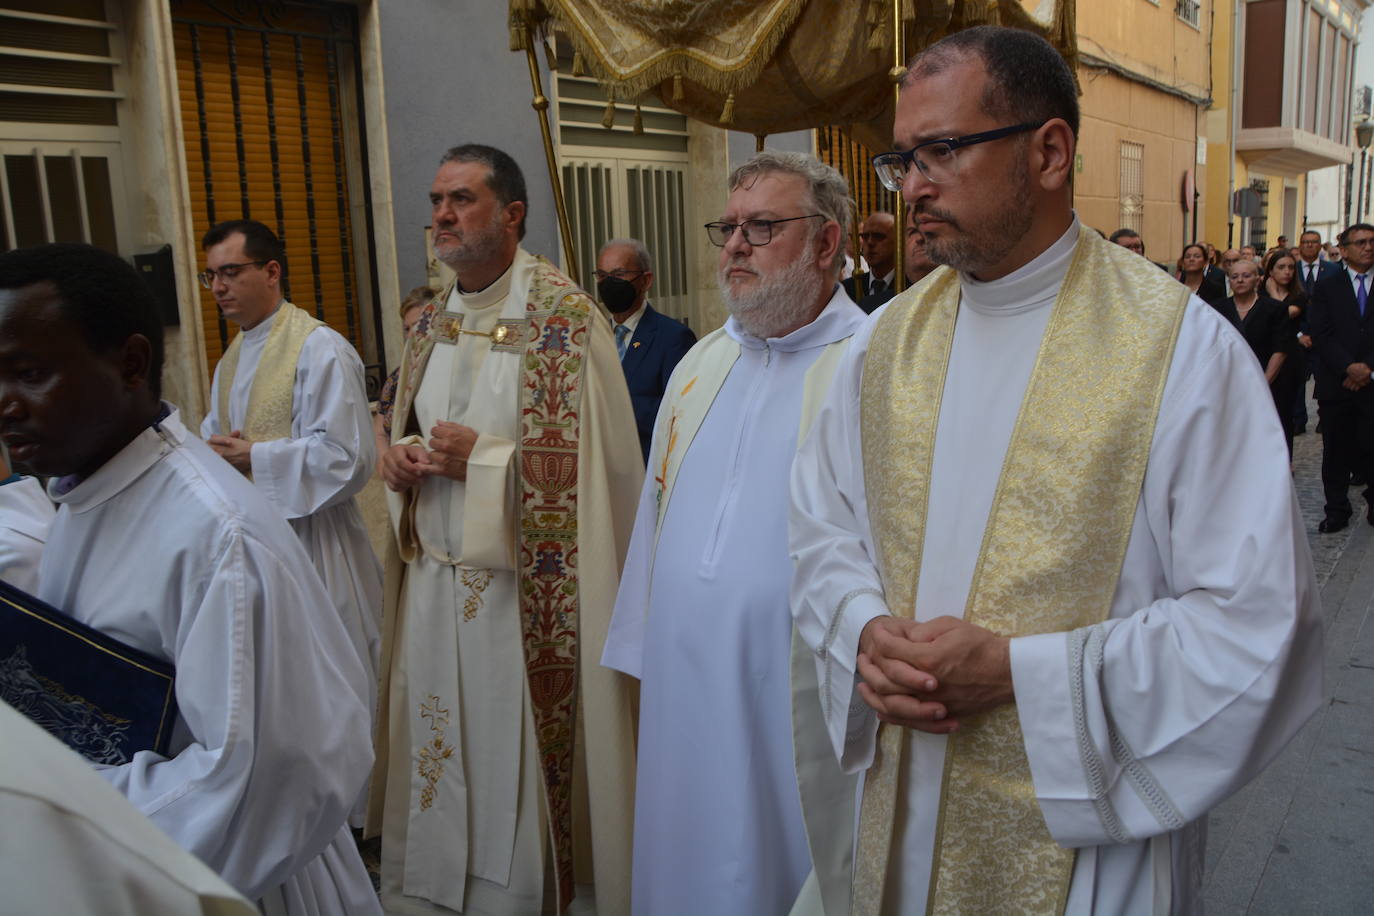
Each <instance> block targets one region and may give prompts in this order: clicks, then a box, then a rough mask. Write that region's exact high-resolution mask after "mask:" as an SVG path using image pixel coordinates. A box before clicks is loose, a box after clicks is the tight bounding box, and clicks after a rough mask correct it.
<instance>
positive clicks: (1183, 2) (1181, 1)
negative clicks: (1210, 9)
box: [1174, 0, 1202, 28]
mask: <svg viewBox="0 0 1374 916" xmlns="http://www.w3.org/2000/svg"><path fill="white" fill-rule="evenodd" d="M1174 12H1175V13H1176V14H1177V15H1178V18H1179V19H1182V20H1183V21H1184V22H1186V23H1188V24H1189V25H1190V26H1192V27H1193V28H1198V27H1199V23H1200V22H1201V19H1202V4H1201V3H1200V2H1199V0H1176V2H1175V3H1174Z"/></svg>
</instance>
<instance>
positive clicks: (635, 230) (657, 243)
mask: <svg viewBox="0 0 1374 916" xmlns="http://www.w3.org/2000/svg"><path fill="white" fill-rule="evenodd" d="M625 179H626V181H625V189H626V195H625V198H626V199H625V204H626V208H627V209H628V210H629V218H630V235H631V236H632V237H633V238H637V239H640V240H641V241H643V242H644V244H645V245H646V246H648V248H649V251H651V252H654V255H653V257H654V293H653V295H654V301H655V302H658V303H660V304H662V305H663V307H664V311H665V312H667V313H668V314H670V315H685V314H686V311H685V308H686V305H687V239H686V238H685V236H684V230H685V224H686V222H687V216H686V207H685V203H686V195H685V192H684V184H685V181H686V176H685V175H684V174H683V170H682V169H681V168H675V167H673V166H654V165H645V166H637V167H636V166H632V167H630V168H627V169H626V174H625Z"/></svg>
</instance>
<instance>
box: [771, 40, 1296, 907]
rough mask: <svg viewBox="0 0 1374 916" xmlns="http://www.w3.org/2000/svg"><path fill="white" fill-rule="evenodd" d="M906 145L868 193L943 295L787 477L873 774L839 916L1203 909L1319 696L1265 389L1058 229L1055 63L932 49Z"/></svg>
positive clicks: (806, 602) (853, 385)
mask: <svg viewBox="0 0 1374 916" xmlns="http://www.w3.org/2000/svg"><path fill="white" fill-rule="evenodd" d="M894 132H895V140H896V143H895V149H896V150H897V152H890V153H883V154H881V155H879V156H876V157H875V158H874V167H875V170H876V171H877V172H878V175H879V177H880V179H881V180H882V181H883V183H884V184H885V185H887V186H888V187H889V188H891V189H892V190H900V191H901V192H902V194H903V196H904V198H905V200H906V203H907V204H908V205H910V206H911V207H912V208H913V209H914V211H915V216H916V219H917V221H918V225H917V228H918V229H919V230H920V232H921V234H922V235H923V236H924V237H925V240H926V246H927V249H928V251H929V253H930V256H931V258H932V259H933V260H934V261H936V262H937V263H939V264H942V265H945V266H942V267H940V268H938V269H937V270H936V271H935V272H934V273H932V274H931V275H930V276H928V277H927V278H926V279H925V280H924V281H922V282H921V283H920V284H919V285H917V286H916V287H914V288H913V289H911V290H909V291H908V292H906V293H904V294H902V295H899V296H898V297H897V298H896V299H894V300H893V301H892V302H890V303H888V305H887V306H886V307H885V309H884V310H883V311H881V312H879V313H876V316H875V320H874V321H872V322H871V323H869V324H867V325H865V326H864V327H863V328H862V329H861V330H860V331H859V333H858V334H856V335H855V337H854V341H853V343H852V344H851V346H850V349H849V350H848V352H847V353H846V354H845V357H844V359H843V361H842V363H841V365H840V367H839V369H838V371H837V374H836V380H835V383H834V385H833V387H832V388H831V391H830V396H829V399H828V400H827V401H826V404H825V406H824V407H822V408H821V411H820V414H819V416H818V417H817V419H816V423H815V427H814V429H813V433H812V436H811V438H810V440H809V441H808V442H807V443H806V444H805V445H804V446H803V448H802V451H801V453H800V454H799V455H798V458H797V462H796V464H795V465H794V467H793V472H792V498H793V505H794V511H793V519H792V526H791V544H792V553H793V555H794V557H795V559H796V561H797V572H796V577H795V579H794V581H793V585H792V598H793V611H794V614H795V615H796V621H797V627H798V629H799V631H800V632H801V635H802V637H803V638H804V639H805V641H806V643H807V644H808V645H809V646H810V648H811V650H812V654H813V657H814V663H815V665H816V668H817V671H818V677H819V679H820V681H821V683H822V684H823V690H822V691H821V693H820V695H819V701H820V704H821V708H822V709H823V710H824V714H825V717H826V722H827V725H828V728H829V734H830V739H831V741H832V743H833V751H834V754H835V757H836V758H837V759H838V760H839V762H840V763H841V764H842V765H843V766H844V768H845V769H846V770H847V771H849V772H854V773H857V772H864V786H863V797H862V802H861V811H860V815H859V819H858V835H857V842H856V847H857V852H856V857H855V862H854V877H853V884H854V890H853V912H854V913H855V914H876V913H912V912H920V911H928V912H937V913H978V912H997V911H999V910H1003V909H1005V908H1007V906H1008V905H1009V903H1008V901H1014V902H1015V906H1016V908H1017V909H1018V911H1022V912H1034V913H1051V912H1052V913H1061V912H1069V913H1127V912H1129V913H1151V912H1154V913H1164V912H1192V911H1193V910H1195V909H1196V908H1197V907H1198V905H1200V903H1201V901H1200V899H1199V884H1200V879H1201V868H1202V862H1203V856H1202V851H1203V850H1202V841H1203V827H1204V826H1205V822H1204V820H1203V819H1204V818H1205V817H1206V815H1207V812H1208V810H1209V809H1211V808H1212V807H1213V806H1214V805H1216V804H1217V803H1218V802H1220V801H1221V800H1222V799H1224V798H1226V797H1227V796H1228V795H1230V794H1231V793H1233V792H1235V791H1236V790H1237V789H1239V788H1240V787H1242V786H1243V785H1245V783H1246V782H1247V781H1249V780H1250V779H1251V778H1253V777H1254V776H1255V775H1256V774H1257V773H1258V772H1259V771H1260V770H1261V769H1262V768H1263V767H1264V766H1265V765H1266V764H1267V763H1268V762H1269V761H1270V760H1272V759H1273V758H1274V756H1275V755H1276V754H1277V753H1278V752H1279V751H1280V750H1281V749H1282V748H1283V746H1284V744H1285V743H1286V742H1287V741H1288V740H1289V739H1290V738H1291V737H1292V736H1293V734H1294V733H1295V732H1296V731H1297V730H1298V728H1299V727H1301V726H1302V724H1303V723H1304V722H1305V721H1306V720H1307V719H1308V717H1309V716H1310V715H1311V714H1312V713H1313V711H1314V710H1315V709H1316V708H1317V707H1318V705H1319V704H1320V702H1321V699H1322V654H1321V646H1322V630H1321V615H1320V607H1319V603H1318V593H1317V587H1316V583H1315V582H1314V578H1313V572H1312V561H1311V557H1310V555H1309V553H1308V548H1307V540H1306V536H1305V534H1304V530H1303V525H1302V521H1301V518H1300V516H1299V514H1298V506H1297V500H1296V498H1295V496H1294V493H1293V487H1292V483H1291V480H1290V478H1289V473H1288V452H1287V450H1286V449H1285V448H1284V443H1283V437H1282V432H1281V430H1280V429H1279V423H1278V419H1277V417H1276V416H1275V415H1274V410H1273V402H1272V400H1271V399H1270V397H1269V393H1268V390H1267V388H1266V386H1265V384H1264V378H1263V376H1262V375H1261V373H1260V371H1259V366H1258V365H1257V364H1256V362H1255V358H1254V355H1253V354H1252V353H1251V352H1250V349H1249V347H1247V346H1246V344H1245V341H1244V340H1243V339H1242V338H1241V337H1240V335H1238V334H1237V333H1236V332H1235V330H1234V329H1233V328H1232V327H1231V326H1230V325H1229V324H1228V323H1227V322H1226V321H1225V320H1224V319H1223V318H1222V317H1221V316H1220V315H1219V314H1217V312H1216V311H1215V310H1213V309H1211V308H1209V307H1208V306H1207V304H1206V303H1204V302H1202V301H1201V300H1200V299H1198V298H1197V297H1196V296H1193V295H1191V294H1190V293H1189V292H1188V290H1187V289H1186V288H1185V287H1183V286H1182V285H1181V284H1179V283H1177V282H1175V281H1174V280H1172V279H1170V278H1169V277H1167V276H1165V275H1164V274H1163V273H1162V272H1160V271H1159V270H1158V269H1157V268H1156V267H1155V266H1154V265H1152V264H1151V263H1150V262H1149V261H1146V260H1145V259H1144V258H1140V257H1137V256H1136V255H1135V254H1133V253H1131V252H1129V251H1127V250H1125V249H1123V248H1121V247H1119V246H1117V245H1113V244H1111V243H1110V242H1108V241H1106V240H1105V239H1103V238H1101V237H1100V236H1099V235H1098V234H1097V233H1096V232H1094V231H1092V230H1091V229H1088V228H1086V227H1084V226H1082V225H1081V224H1080V222H1079V220H1078V218H1077V216H1076V215H1075V214H1074V211H1073V209H1072V186H1071V182H1070V178H1071V175H1072V171H1073V164H1074V149H1075V145H1076V142H1077V133H1078V102H1077V88H1076V86H1075V83H1074V78H1073V74H1072V72H1071V71H1070V70H1069V68H1068V66H1067V65H1066V64H1065V63H1064V61H1063V59H1062V58H1061V57H1060V56H1059V54H1058V53H1057V52H1056V51H1055V50H1054V49H1053V48H1052V47H1051V46H1050V45H1049V43H1048V42H1046V41H1044V40H1043V39H1041V38H1039V37H1038V36H1035V35H1033V34H1031V33H1029V32H1025V31H1019V30H1014V29H1003V28H992V27H980V28H974V29H969V30H966V31H960V32H957V33H955V34H954V35H951V36H949V37H948V38H946V39H943V40H942V41H940V42H938V43H936V44H935V45H933V46H931V47H930V48H928V49H927V50H926V51H924V52H922V53H921V54H920V55H919V56H918V57H916V58H915V60H914V61H913V62H912V64H911V66H910V68H909V72H908V73H907V75H906V77H905V79H904V81H903V84H902V88H901V94H900V99H899V102H898V106H897V114H896V122H895V126H894ZM1257 493H1262V494H1265V498H1263V499H1259V500H1257V499H1256V498H1255V494H1257ZM865 771H866V772H865ZM821 866H822V863H820V862H818V863H817V867H818V869H819V868H820V867H821ZM822 877H823V876H822ZM821 883H822V885H824V880H822V882H821ZM826 912H827V913H834V912H837V911H836V910H835V909H833V908H831V907H829V906H827V907H826Z"/></svg>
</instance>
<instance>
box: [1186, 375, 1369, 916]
mask: <svg viewBox="0 0 1374 916" xmlns="http://www.w3.org/2000/svg"><path fill="white" fill-rule="evenodd" d="M1308 407H1309V413H1310V416H1311V419H1310V420H1309V423H1308V428H1309V429H1311V428H1313V427H1315V426H1316V418H1317V414H1316V410H1315V407H1316V405H1315V404H1314V403H1313V402H1311V401H1309V402H1308ZM1321 441H1322V440H1321V436H1319V435H1316V434H1314V433H1311V432H1309V433H1308V434H1307V435H1305V436H1299V437H1298V438H1297V439H1296V440H1295V441H1294V449H1293V465H1294V467H1293V470H1294V485H1295V487H1296V489H1297V492H1298V502H1299V505H1300V506H1301V507H1302V515H1303V520H1304V522H1305V523H1306V526H1307V537H1308V543H1309V544H1310V545H1311V548H1312V560H1313V564H1314V566H1315V567H1316V571H1317V583H1318V585H1320V586H1321V592H1322V607H1323V610H1324V614H1325V631H1326V701H1325V702H1324V703H1323V704H1322V705H1321V707H1320V708H1319V709H1318V711H1317V713H1316V714H1315V715H1314V716H1313V717H1312V719H1311V721H1309V722H1308V723H1307V725H1306V726H1304V727H1303V729H1302V730H1301V731H1300V732H1298V734H1297V735H1296V736H1295V737H1294V738H1293V740H1292V742H1291V743H1290V744H1289V745H1288V747H1287V748H1285V749H1284V751H1283V753H1282V754H1281V755H1280V756H1279V758H1278V759H1277V760H1275V761H1274V763H1273V764H1271V765H1270V766H1269V768H1268V769H1266V770H1265V771H1264V772H1263V773H1262V774H1261V775H1260V776H1259V778H1257V779H1256V780H1255V781H1254V782H1252V783H1251V784H1250V785H1249V786H1247V787H1246V788H1245V789H1243V790H1241V791H1240V792H1239V793H1237V794H1236V795H1235V796H1233V797H1232V798H1230V799H1229V800H1227V801H1226V802H1225V803H1224V804H1222V805H1221V806H1219V807H1218V808H1217V809H1216V810H1214V811H1213V812H1212V814H1211V816H1210V817H1209V819H1208V838H1207V870H1206V876H1205V878H1204V880H1203V895H1204V899H1205V905H1206V911H1207V913H1208V916H1241V914H1250V916H1259V914H1285V916H1287V914H1299V913H1303V914H1305V913H1320V914H1345V913H1351V914H1356V913H1374V855H1371V848H1374V846H1372V844H1371V841H1370V835H1371V834H1370V828H1371V825H1374V621H1371V619H1370V608H1371V603H1374V602H1371V599H1372V598H1374V528H1371V527H1370V526H1369V525H1368V524H1366V522H1365V518H1364V515H1365V513H1364V501H1363V499H1362V498H1361V497H1360V491H1359V490H1358V489H1356V488H1352V489H1351V492H1350V499H1351V503H1352V504H1353V505H1354V506H1355V510H1356V511H1355V515H1354V517H1353V518H1352V520H1351V525H1350V527H1349V528H1347V529H1346V530H1345V531H1340V532H1337V533H1335V534H1318V533H1317V523H1318V522H1319V521H1321V518H1322V503H1323V496H1322V486H1321Z"/></svg>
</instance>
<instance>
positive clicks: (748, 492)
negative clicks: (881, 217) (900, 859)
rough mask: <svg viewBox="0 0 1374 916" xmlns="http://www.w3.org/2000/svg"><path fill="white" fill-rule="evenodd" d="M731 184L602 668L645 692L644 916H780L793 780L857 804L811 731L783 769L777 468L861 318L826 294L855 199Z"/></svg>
mask: <svg viewBox="0 0 1374 916" xmlns="http://www.w3.org/2000/svg"><path fill="white" fill-rule="evenodd" d="M729 186H730V196H729V199H728V200H727V202H726V205H725V209H724V211H723V212H722V214H721V217H720V219H719V220H716V221H714V222H711V223H708V224H707V225H706V233H707V238H708V239H709V240H710V241H711V242H712V244H715V245H717V246H719V247H720V258H719V269H718V270H719V281H720V289H721V295H722V296H723V298H724V300H725V305H726V308H727V309H728V310H729V312H730V317H729V319H727V321H726V323H725V327H724V328H721V329H720V330H717V331H715V332H713V333H711V334H708V335H707V336H706V337H704V338H702V340H701V342H700V343H698V344H697V345H696V346H695V347H694V348H693V349H692V351H691V352H690V353H688V354H687V356H686V357H685V358H684V359H683V360H682V362H680V363H678V367H677V370H676V371H675V372H674V373H673V377H672V380H671V381H670V382H669V385H668V393H667V395H666V396H665V397H664V399H663V404H662V406H661V407H660V409H659V413H658V422H657V424H656V427H655V431H654V441H653V446H652V448H651V450H650V454H649V475H648V479H647V480H646V481H645V484H644V490H643V493H642V495H641V497H640V502H639V512H638V514H637V516H636V518H635V532H634V536H633V538H632V540H631V543H630V552H629V555H628V556H627V557H626V560H625V572H624V575H623V576H622V579H621V586H620V593H619V595H618V596H617V598H616V606H615V616H614V617H613V619H612V621H611V629H610V633H609V634H608V636H607V638H606V651H605V653H604V654H603V656H602V664H604V665H607V666H609V667H611V668H614V669H616V670H618V671H623V672H625V673H626V674H629V675H631V676H633V677H636V678H639V680H640V712H639V769H638V780H637V783H636V787H635V793H636V794H635V832H634V839H635V849H634V886H633V894H632V903H633V907H634V912H635V913H637V914H656V913H712V914H717V913H719V914H732V913H733V914H746V913H748V914H782V913H786V912H787V911H788V909H789V908H790V907H791V905H792V902H793V900H794V899H795V898H796V896H797V892H798V891H799V890H800V888H801V886H802V882H803V880H804V879H805V878H806V874H807V872H808V871H809V869H810V867H811V856H810V853H809V850H808V846H807V830H806V827H805V826H804V824H803V821H802V811H801V805H800V803H799V800H798V789H799V785H798V773H799V772H801V773H803V774H804V779H806V778H811V777H812V776H813V774H814V779H815V780H819V782H820V784H821V786H822V788H823V790H826V789H828V791H829V794H830V795H834V794H838V795H840V796H843V795H844V794H845V793H846V792H848V793H849V794H850V795H852V794H853V782H852V780H849V779H848V778H846V777H845V776H844V775H843V774H842V773H840V771H839V769H838V767H836V766H835V765H834V763H833V762H831V761H829V760H828V759H827V758H826V755H827V754H828V750H827V746H826V741H825V736H824V731H823V729H822V728H821V727H820V717H819V716H818V715H810V716H809V717H808V718H809V721H810V722H812V723H814V728H812V729H811V730H810V732H809V733H806V734H803V736H802V737H801V738H800V739H799V740H798V742H797V744H796V748H797V756H796V757H794V753H793V747H794V745H793V735H792V716H791V714H790V712H789V709H790V706H791V703H790V697H791V692H792V687H791V685H790V683H789V669H790V661H789V659H790V653H791V647H792V622H791V616H790V615H789V613H788V599H787V584H788V579H789V576H790V571H791V562H790V560H789V559H788V556H787V474H786V470H785V469H786V468H787V467H788V466H789V465H790V464H791V461H792V458H793V456H794V455H795V454H796V449H797V444H798V443H799V442H800V441H801V440H802V438H803V437H804V435H805V431H806V427H807V425H808V423H809V421H810V418H811V417H812V416H813V415H814V412H815V410H816V408H817V407H819V405H820V403H821V400H822V398H823V396H824V393H825V390H826V387H827V386H828V384H829V381H830V377H831V374H832V373H833V371H834V367H835V364H836V361H837V359H838V357H839V354H840V353H841V352H842V350H843V348H844V346H845V344H846V342H847V341H848V339H849V337H850V336H851V335H852V334H853V333H854V330H855V329H856V328H857V327H858V326H859V324H860V323H862V321H863V320H864V314H863V312H861V311H860V310H859V309H858V307H857V306H855V305H854V303H853V302H852V301H851V300H850V298H849V297H848V296H847V295H846V294H845V292H844V290H843V289H841V287H840V285H839V283H838V282H837V281H838V278H839V273H840V269H841V267H842V265H843V262H844V249H843V238H844V235H845V229H846V226H847V224H848V220H849V212H850V210H849V208H850V205H851V204H850V200H849V190H848V186H847V185H846V183H845V180H844V178H843V177H841V176H840V174H839V173H838V172H836V171H835V170H834V169H833V168H831V167H830V166H828V165H825V164H823V163H821V162H818V161H817V160H816V159H814V158H812V157H811V156H805V155H802V154H800V153H781V152H772V151H768V152H762V153H759V154H757V155H755V156H754V157H753V158H751V159H750V160H749V161H747V162H745V163H744V164H743V165H741V166H740V167H739V168H737V169H736V170H735V171H734V173H733V174H732V175H731V176H730V182H729ZM802 670H803V674H804V675H806V676H810V675H811V672H812V671H813V669H811V668H810V667H809V665H808V666H806V667H804V668H803V669H802ZM811 689H813V690H814V684H813V685H812V687H811ZM808 735H809V738H808ZM814 788H815V784H814V780H813V781H812V782H808V784H807V785H805V786H803V787H802V789H803V791H807V790H811V789H814ZM827 797H829V796H827ZM822 807H824V806H822ZM834 829H835V827H834V825H827V827H826V828H825V829H824V831H823V832H824V833H826V834H827V835H828V834H831V833H833V832H834Z"/></svg>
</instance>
